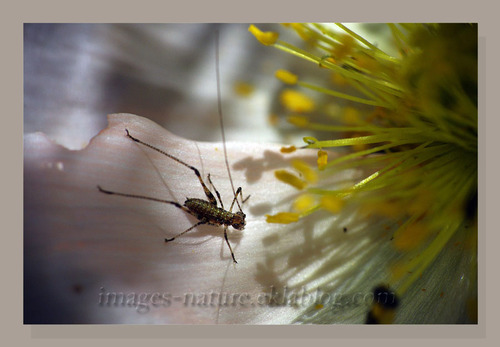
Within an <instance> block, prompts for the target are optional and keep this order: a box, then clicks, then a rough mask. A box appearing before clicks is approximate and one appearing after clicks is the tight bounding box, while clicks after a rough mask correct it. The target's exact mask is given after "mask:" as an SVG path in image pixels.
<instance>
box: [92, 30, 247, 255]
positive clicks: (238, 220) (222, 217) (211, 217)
mask: <svg viewBox="0 0 500 347" xmlns="http://www.w3.org/2000/svg"><path fill="white" fill-rule="evenodd" d="M218 41H219V40H218V34H217V35H216V41H215V44H216V52H215V60H216V75H217V101H218V103H217V106H218V111H219V120H220V127H221V133H222V143H223V147H224V159H225V163H226V168H227V172H228V176H229V181H230V182H231V188H232V190H233V195H234V198H233V201H232V203H231V206H230V207H229V210H228V211H226V210H225V209H224V204H223V202H222V199H221V196H220V194H219V192H218V191H217V189H216V188H215V186H214V184H213V183H212V180H211V179H210V174H208V176H207V179H208V183H209V184H210V186H211V187H212V189H213V190H214V191H215V194H216V195H217V200H218V201H219V203H220V207H219V206H218V205H217V200H216V199H215V197H214V195H213V193H212V192H211V191H210V189H209V188H208V187H207V185H206V184H205V182H204V181H203V178H202V177H201V175H200V172H199V171H198V169H197V168H195V167H194V166H191V165H189V164H187V163H185V162H184V161H182V160H180V159H179V158H177V157H174V156H173V155H171V154H169V153H167V152H165V151H163V150H161V149H160V148H157V147H155V146H153V145H151V144H149V143H146V142H143V141H141V140H140V139H138V138H135V137H134V136H132V135H131V134H130V132H129V131H128V129H125V131H126V136H127V137H128V138H130V139H131V140H133V141H135V142H137V143H139V144H141V145H143V146H146V147H148V148H150V149H152V150H155V151H157V152H159V153H161V154H163V155H165V156H167V157H168V158H170V159H172V160H175V161H176V162H178V163H179V164H182V165H184V166H185V167H187V168H189V169H191V170H193V172H194V174H195V175H196V177H198V180H199V181H200V184H201V186H202V188H203V191H204V192H205V195H206V197H207V199H208V201H207V200H203V199H196V198H187V199H186V201H185V202H184V205H181V204H179V203H178V202H175V201H170V200H164V199H158V198H154V197H149V196H143V195H135V194H126V193H118V192H114V191H110V190H106V189H104V188H102V187H101V186H99V185H98V186H97V189H98V190H99V191H100V192H101V193H104V194H109V195H118V196H123V197H128V198H135V199H144V200H151V201H157V202H161V203H165V204H171V205H174V206H175V207H177V208H179V209H181V210H183V211H184V212H186V213H188V214H191V215H192V216H194V217H196V218H197V219H198V222H197V223H196V224H194V225H193V226H191V227H189V228H188V229H186V230H184V231H183V232H181V233H179V234H177V235H175V236H174V237H172V238H165V242H170V241H173V240H175V239H176V238H177V237H179V236H181V235H184V234H185V233H187V232H188V231H190V230H192V229H194V228H196V227H197V226H200V225H204V224H206V225H212V226H217V227H219V226H224V239H225V241H226V244H227V246H228V247H229V250H230V252H231V257H232V258H233V261H234V263H237V261H236V258H235V257H234V252H233V249H232V247H231V244H230V243H229V240H228V238H227V228H228V227H229V226H232V227H233V228H234V229H236V230H243V229H244V228H245V223H246V221H245V218H246V215H245V213H243V210H242V209H241V205H242V204H244V203H245V202H246V201H247V200H248V198H249V197H250V195H249V196H247V197H246V198H245V199H243V193H242V189H241V187H238V189H237V190H236V191H235V190H234V184H233V180H232V177H231V171H230V169H229V162H228V160H227V150H226V139H225V134H224V123H223V117H222V104H221V97H220V77H219V42H218ZM238 196H240V199H241V205H240V203H239V201H238ZM235 203H236V205H237V206H238V210H239V211H236V212H232V211H233V207H234V204H235Z"/></svg>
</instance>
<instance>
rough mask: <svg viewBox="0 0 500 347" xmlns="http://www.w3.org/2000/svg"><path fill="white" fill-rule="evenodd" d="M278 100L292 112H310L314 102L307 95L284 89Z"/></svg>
mask: <svg viewBox="0 0 500 347" xmlns="http://www.w3.org/2000/svg"><path fill="white" fill-rule="evenodd" d="M280 100H281V103H282V104H283V106H285V107H286V108H287V109H288V110H290V111H292V112H298V113H303V112H311V111H313V110H314V101H313V100H312V99H311V98H310V97H308V96H307V95H305V94H303V93H300V92H298V91H296V90H293V89H285V90H284V91H283V92H282V93H281V95H280Z"/></svg>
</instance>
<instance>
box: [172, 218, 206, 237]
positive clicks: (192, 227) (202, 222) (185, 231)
mask: <svg viewBox="0 0 500 347" xmlns="http://www.w3.org/2000/svg"><path fill="white" fill-rule="evenodd" d="M202 224H207V222H205V221H200V222H198V223H196V224H195V225H193V226H191V227H189V228H188V229H186V230H184V231H183V232H182V233H179V234H177V235H175V236H174V237H172V238H170V239H167V238H165V242H170V241H173V240H175V238H176V237H179V236H181V235H184V234H185V233H187V232H188V231H190V230H192V229H194V228H196V227H197V226H198V225H202Z"/></svg>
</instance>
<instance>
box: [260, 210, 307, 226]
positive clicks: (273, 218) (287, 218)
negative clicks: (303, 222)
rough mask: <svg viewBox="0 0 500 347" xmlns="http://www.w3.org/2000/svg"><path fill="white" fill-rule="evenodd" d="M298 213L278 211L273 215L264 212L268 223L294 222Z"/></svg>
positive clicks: (297, 217) (297, 218)
mask: <svg viewBox="0 0 500 347" xmlns="http://www.w3.org/2000/svg"><path fill="white" fill-rule="evenodd" d="M299 217H300V215H299V214H298V213H294V212H280V213H277V214H275V215H269V214H266V222H268V223H279V224H289V223H294V222H297V221H298V220H299Z"/></svg>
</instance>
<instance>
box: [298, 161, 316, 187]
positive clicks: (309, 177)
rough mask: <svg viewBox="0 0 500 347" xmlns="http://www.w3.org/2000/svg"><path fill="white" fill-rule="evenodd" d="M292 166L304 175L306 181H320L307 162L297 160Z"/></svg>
mask: <svg viewBox="0 0 500 347" xmlns="http://www.w3.org/2000/svg"><path fill="white" fill-rule="evenodd" d="M292 166H293V168H294V169H295V170H297V171H299V172H300V173H301V174H302V175H304V178H305V179H306V181H308V182H310V183H316V182H317V181H318V175H317V174H316V172H315V171H314V170H313V169H312V168H311V167H310V166H309V165H308V164H307V163H306V162H304V161H302V160H298V159H296V160H294V161H292Z"/></svg>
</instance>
